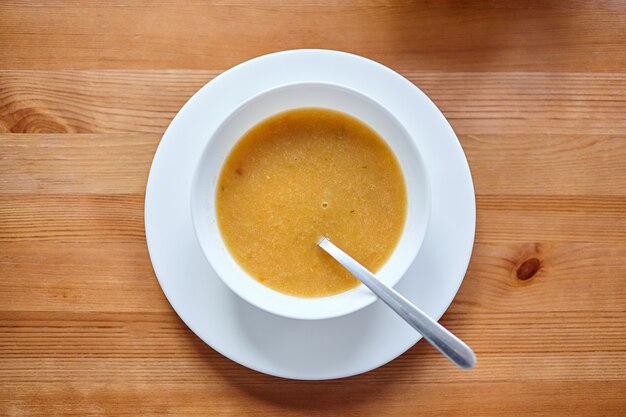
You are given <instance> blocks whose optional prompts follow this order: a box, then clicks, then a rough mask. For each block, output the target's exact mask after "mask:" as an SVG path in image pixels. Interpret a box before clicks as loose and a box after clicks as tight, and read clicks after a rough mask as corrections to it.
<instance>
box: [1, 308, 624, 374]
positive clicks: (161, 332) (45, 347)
mask: <svg viewBox="0 0 626 417" xmlns="http://www.w3.org/2000/svg"><path fill="white" fill-rule="evenodd" d="M463 316H464V315H463V314H462V313H454V312H450V313H449V314H447V315H446V318H445V319H444V321H443V323H444V324H445V325H447V326H449V327H450V328H451V329H454V330H455V332H456V333H458V334H459V335H460V336H462V337H463V338H464V339H465V340H467V341H468V342H470V343H472V346H473V348H474V349H475V351H476V353H477V355H478V358H479V365H478V366H477V367H476V369H475V370H473V371H472V372H467V373H463V372H459V370H458V369H456V368H454V367H451V366H449V364H448V363H447V362H446V360H445V358H442V357H441V356H440V354H439V353H438V352H437V351H436V350H434V349H433V348H432V347H431V346H430V345H428V344H427V343H425V342H424V343H421V342H420V343H418V344H417V345H416V346H414V347H413V348H411V349H410V350H409V351H408V352H407V353H406V354H404V355H403V356H401V357H400V358H399V359H398V360H397V361H394V362H393V364H389V365H387V366H385V367H383V368H381V369H380V370H378V371H376V372H372V373H369V374H367V375H366V376H365V377H363V378H360V379H361V380H362V382H365V383H367V382H378V383H382V382H392V381H396V382H402V383H418V384H422V383H437V382H440V381H446V382H447V383H452V382H457V383H462V382H481V383H485V382H494V381H568V380H569V381H571V380H585V381H623V382H626V369H624V367H623V366H621V363H623V361H624V360H626V350H625V349H624V348H623V344H622V341H623V340H624V337H626V325H625V324H624V320H623V319H624V317H625V315H624V313H623V312H620V313H596V314H590V313H589V312H585V313H580V312H571V313H566V312H553V313H551V314H550V315H549V316H548V317H547V316H546V313H545V312H541V313H529V314H524V315H521V314H514V312H511V313H509V314H503V315H499V314H483V315H479V316H477V317H474V318H473V320H471V321H470V320H467V319H465V318H464V317H463ZM538 319H539V320H541V322H540V323H538V322H537V320H538ZM0 332H1V334H2V335H3V337H2V344H1V345H0V353H1V355H0V366H2V369H3V372H2V373H1V374H0V383H15V382H22V383H26V382H32V383H48V382H50V383H54V382H61V381H66V382H68V383H78V382H82V383H96V382H101V381H111V382H113V381H119V380H120V379H125V380H126V381H127V382H128V383H141V382H144V381H146V378H149V380H150V381H152V382H154V383H168V382H176V383H193V382H194V381H196V382H199V381H207V382H209V383H210V382H213V381H211V379H215V373H216V371H217V372H224V373H227V374H229V379H231V380H233V381H238V382H245V381H249V382H253V383H254V382H262V380H264V379H267V377H265V376H263V377H259V376H258V375H257V374H256V373H254V372H252V371H246V372H242V370H241V369H240V368H239V367H238V366H235V365H234V364H233V363H231V362H230V361H229V360H228V359H226V358H224V357H222V356H220V355H219V354H218V353H217V352H215V351H213V350H212V349H210V348H209V347H207V346H205V345H204V344H203V342H202V341H201V340H200V339H199V338H197V337H196V336H195V335H193V333H191V331H190V330H189V329H187V328H186V327H185V325H184V324H183V323H182V322H181V321H180V320H179V319H178V318H176V317H175V315H174V314H172V313H169V314H168V313H163V314H149V313H130V312H125V313H115V314H114V313H104V314H101V313H92V312H85V313H49V312H41V313H31V312H24V313H0ZM205 374H207V375H205Z"/></svg>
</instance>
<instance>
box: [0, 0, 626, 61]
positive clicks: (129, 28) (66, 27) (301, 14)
mask: <svg viewBox="0 0 626 417" xmlns="http://www.w3.org/2000/svg"><path fill="white" fill-rule="evenodd" d="M625 9H626V6H624V3H623V2H619V1H614V2H598V1H595V2H584V1H573V2H566V3H561V2H556V1H549V2H547V3H546V2H545V1H530V2H528V1H522V0H520V1H494V2H489V3H485V2H479V3H475V2H465V1H461V2H457V1H445V2H433V1H425V2H413V1H377V0H372V1H358V2H347V3H341V2H340V3H337V2H334V1H305V2H297V1H270V2H267V1H237V2H234V3H228V2H221V1H212V2H197V1H193V2H185V4H184V5H181V4H180V2H177V1H174V0H170V1H159V2H157V4H150V5H148V4H147V3H145V2H142V1H136V0H135V1H133V0H131V1H129V0H118V1H115V2H108V1H106V2H104V1H94V2H89V4H88V5H86V4H84V3H82V2H75V1H53V2H32V3H31V2H28V3H26V2H22V1H19V2H13V1H8V2H3V3H2V7H1V8H0V16H1V18H0V32H1V33H2V34H3V36H4V42H3V43H4V45H3V46H4V47H3V48H2V49H0V51H1V52H0V68H10V69H15V68H19V69H32V68H39V69H59V68H137V69H145V68H194V69H202V68H218V69H223V68H228V67H230V66H232V65H235V64H237V63H239V62H242V61H245V60H247V59H249V58H252V57H255V56H258V55H262V54H265V53H270V52H274V51H277V50H284V49H293V48H303V47H304V48H312V47H313V48H331V49H340V50H347V51H350V52H354V53H357V54H361V55H365V56H368V57H371V58H373V59H376V60H379V61H381V62H383V63H385V64H388V65H391V66H394V67H397V68H398V69H427V70H428V69H434V70H446V71H447V70H456V71H459V70H461V71H468V70H471V71H491V70H496V71H520V70H524V71H559V72H562V71H600V72H620V71H623V68H624V66H625V65H626V50H625V49H624V48H623V46H624V44H623V42H624V33H625V31H626V21H625V20H624V18H623V16H624V10H625Z"/></svg>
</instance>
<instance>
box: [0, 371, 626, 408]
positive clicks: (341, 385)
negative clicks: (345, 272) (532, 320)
mask: <svg viewBox="0 0 626 417" xmlns="http://www.w3.org/2000/svg"><path fill="white" fill-rule="evenodd" d="M251 378H252V379H255V380H256V379H257V378H259V379H260V378H261V377H256V378H255V376H254V374H252V375H251ZM202 382H204V380H203V381H198V382H197V383H195V384H185V385H184V386H181V385H180V384H177V383H174V382H172V383H160V382H158V383H154V382H150V381H149V379H148V378H146V380H145V381H142V382H138V383H133V384H132V386H129V385H128V384H123V385H119V384H116V383H107V382H100V383H97V382H94V383H92V384H89V385H85V384H80V383H61V382H57V383H46V384H37V385H36V387H37V389H36V390H33V389H32V385H30V384H23V383H13V384H10V385H8V386H7V388H6V390H5V391H4V395H5V396H6V397H8V398H12V399H13V400H12V402H11V404H8V403H2V402H0V412H3V414H5V415H11V414H13V415H32V414H41V415H61V414H62V415H67V416H81V417H82V416H85V415H105V414H106V415H119V416H136V415H190V416H207V415H220V416H227V417H230V416H232V417H240V416H269V417H273V416H277V415H290V416H307V417H308V416H312V417H326V416H328V415H329V413H332V414H336V415H342V416H363V415H377V416H411V415H415V413H416V410H418V412H419V413H420V414H421V413H424V414H432V415H449V416H467V415H481V416H482V415H497V416H503V417H510V416H527V415H533V416H553V415H559V416H563V415H567V416H572V417H577V416H581V417H588V416H592V415H593V416H607V417H608V416H611V417H612V416H618V415H620V413H621V412H622V411H623V405H624V403H623V400H622V396H623V392H624V390H626V383H624V382H617V383H615V382H612V383H609V382H600V381H593V382H592V381H579V382H576V381H564V382H553V381H548V382H533V383H528V382H517V381H515V382H504V381H500V382H491V383H479V384H477V383H475V382H469V383H449V384H413V385H408V384H403V383H399V382H395V381H386V382H384V383H374V382H372V383H364V382H363V379H362V378H360V379H356V378H351V379H348V380H340V381H325V382H323V383H311V382H291V381H281V380H277V379H273V378H269V377H263V379H262V383H252V382H249V381H243V382H238V381H232V380H231V379H230V378H229V377H228V375H219V374H218V375H216V376H215V377H214V379H213V380H212V381H211V383H202ZM285 393H288V395H287V394H285ZM406 404H414V406H412V407H411V408H408V407H407V406H406Z"/></svg>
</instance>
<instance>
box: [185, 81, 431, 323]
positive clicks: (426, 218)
mask: <svg viewBox="0 0 626 417" xmlns="http://www.w3.org/2000/svg"><path fill="white" fill-rule="evenodd" d="M302 86H323V87H326V88H328V87H330V88H335V89H339V90H343V91H345V92H349V93H351V94H354V95H356V96H359V97H361V98H363V99H365V100H366V101H369V102H370V103H371V104H373V105H374V106H375V107H377V108H378V109H379V110H380V111H381V113H383V114H385V116H386V117H387V118H389V119H390V120H392V122H393V123H394V124H395V125H396V126H397V127H399V128H400V129H401V130H402V132H403V133H404V135H403V136H404V137H406V138H409V139H410V143H409V146H410V147H412V148H413V150H414V156H415V157H416V159H414V161H417V162H418V169H419V171H420V175H421V177H422V178H423V179H422V183H423V186H424V191H425V195H421V198H422V199H423V200H425V201H426V203H425V204H424V212H423V214H422V216H421V217H422V218H423V220H422V222H423V227H421V230H420V236H419V238H418V239H416V241H415V243H416V244H415V245H414V246H415V247H414V249H413V250H412V252H411V253H410V259H409V260H408V261H405V262H404V263H405V265H404V266H403V267H401V268H399V270H398V271H397V272H396V273H395V274H394V276H396V277H395V278H394V279H393V280H392V282H391V286H395V285H397V284H398V283H399V282H400V281H401V280H402V279H403V278H404V276H405V274H406V272H407V271H408V269H409V268H410V266H411V264H412V263H413V262H414V260H415V258H416V257H417V255H418V254H419V251H420V249H421V247H422V245H423V243H424V238H425V236H426V233H427V230H428V225H429V223H430V216H431V208H432V190H431V183H430V180H429V174H428V171H427V169H426V164H425V162H424V159H423V155H422V153H421V152H420V150H419V147H418V146H417V143H416V141H415V139H414V138H413V136H412V135H411V134H410V133H409V132H408V130H407V129H406V127H405V126H404V124H403V123H402V122H400V120H398V118H397V117H395V116H394V114H393V113H392V112H391V111H390V110H389V109H387V108H386V107H385V106H383V105H382V104H381V103H380V102H379V101H378V100H375V99H374V98H372V97H371V96H370V95H368V94H366V93H364V92H362V91H360V90H358V89H355V88H353V87H349V86H346V85H343V84H340V83H336V82H326V81H314V80H312V81H298V82H288V83H284V84H280V85H276V86H273V87H271V88H268V89H265V90H263V91H260V92H258V93H256V94H254V95H251V96H250V97H247V98H246V99H245V100H242V101H241V102H240V103H239V104H238V105H237V106H235V107H234V108H233V109H232V110H231V111H230V112H229V113H228V115H227V116H226V117H224V118H223V119H222V121H221V122H219V124H218V125H217V127H216V128H215V129H214V130H213V132H212V133H211V134H210V135H209V138H208V139H207V140H206V143H205V144H204V148H203V150H202V153H201V154H200V157H199V158H198V159H197V162H196V165H195V167H194V169H193V177H192V182H191V193H190V202H191V204H190V211H191V220H192V226H193V227H192V228H193V231H194V236H195V238H196V240H197V241H198V243H199V245H200V248H201V250H202V253H203V255H204V257H205V259H206V260H207V261H208V263H209V265H210V266H211V268H212V269H213V270H214V271H215V273H216V275H217V276H218V277H219V278H220V280H221V281H222V282H223V283H224V284H225V285H226V286H227V287H228V288H229V289H230V290H231V291H232V292H233V293H235V294H236V295H237V296H239V297H240V298H242V299H243V300H245V301H246V302H248V303H249V304H251V305H253V306H255V307H257V308H259V309H261V310H264V311H267V312H269V313H272V314H275V315H278V316H281V317H286V318H290V319H300V320H324V319H332V318H336V317H341V316H345V315H348V314H352V313H354V312H357V311H359V310H361V309H363V308H365V307H368V306H370V305H371V304H373V303H374V302H375V301H376V300H377V299H378V298H377V297H376V296H375V295H374V294H373V293H370V294H369V295H371V296H370V297H367V298H366V299H361V301H358V302H354V301H353V302H352V303H350V305H348V306H347V307H346V308H343V309H337V310H336V311H334V312H330V313H328V312H327V313H322V314H316V315H315V314H295V313H293V312H286V311H284V310H281V309H280V307H279V308H274V306H273V305H270V304H268V303H263V302H259V300H258V299H257V297H254V296H250V294H249V293H247V292H246V293H242V292H241V291H239V289H238V287H236V286H234V285H232V282H231V279H230V278H226V277H224V275H223V274H222V273H220V268H219V267H216V262H215V261H216V258H215V257H214V256H213V255H211V253H209V251H208V250H207V247H206V246H205V245H204V244H203V239H204V238H203V237H201V236H200V232H199V227H198V224H197V222H198V220H199V216H198V215H197V213H196V209H195V208H196V207H197V204H196V198H197V196H196V194H197V193H196V192H195V190H196V189H198V186H197V184H198V181H200V172H201V169H200V168H201V167H202V163H203V161H204V160H205V158H206V155H207V153H208V152H209V150H210V148H211V146H210V145H211V143H212V142H213V141H214V140H215V137H216V135H218V134H219V133H220V132H221V131H222V129H223V127H224V126H225V125H227V123H228V122H229V121H231V120H232V119H233V118H234V117H236V116H237V114H238V113H239V112H240V111H242V110H243V109H244V108H245V107H247V106H248V105H250V103H252V102H253V101H255V100H258V99H259V98H260V97H261V96H264V95H266V94H269V93H271V92H274V91H276V90H282V89H288V88H294V87H302ZM306 107H319V108H324V106H295V107H291V108H288V109H285V110H281V111H279V112H276V113H272V114H271V115H269V116H266V117H264V118H263V119H261V120H260V121H258V122H256V123H260V122H261V121H263V120H265V119H267V118H268V117H272V116H273V115H275V114H279V113H281V112H283V111H289V110H293V109H297V108H306ZM333 110H335V111H340V112H343V113H346V114H349V115H350V116H352V117H355V118H357V119H358V120H360V121H361V122H363V123H365V124H366V125H368V126H370V125H369V123H367V122H366V121H364V120H362V119H361V118H359V117H357V116H355V115H352V114H350V113H348V112H346V111H343V110H337V109H333ZM252 127H254V124H253V125H251V126H249V127H247V129H246V130H245V132H247V131H249V130H250V129H251V128H252ZM370 128H372V129H373V130H374V131H376V130H375V129H374V128H373V127H372V126H370ZM377 133H378V132H377ZM244 134H245V133H244ZM379 136H380V137H381V138H382V139H383V141H385V143H386V144H387V146H389V147H390V148H392V147H391V145H390V144H389V142H388V141H387V139H385V137H384V136H383V135H381V134H379ZM240 139H241V137H240V138H238V139H236V140H235V143H236V142H237V141H238V140H240ZM233 146H235V144H233V145H232V146H231V148H230V150H229V152H228V153H227V155H228V154H229V153H230V152H231V151H232V147H233ZM391 151H392V152H393V153H394V156H396V158H397V155H396V152H395V151H394V150H393V149H391ZM224 160H225V159H224ZM224 160H222V161H221V163H220V164H221V165H220V167H219V169H218V178H219V175H220V174H221V170H222V168H223V163H224ZM400 168H401V170H402V173H403V175H404V178H405V181H406V178H407V177H406V172H405V171H404V170H403V169H402V166H401V167H400ZM211 191H212V192H215V190H214V189H211ZM408 191H409V187H407V192H408ZM408 209H409V208H408V207H407V214H406V218H405V224H404V227H403V230H402V234H401V237H400V239H402V236H403V235H404V233H405V232H406V227H407V223H408V219H409V215H410V214H409V211H408ZM216 221H217V219H216ZM217 230H218V233H219V234H220V237H221V240H222V243H223V245H224V247H225V249H226V253H227V254H228V256H229V257H230V258H231V259H232V260H233V262H235V263H236V264H237V265H239V263H238V262H237V260H236V259H235V258H234V257H233V256H232V254H231V252H230V250H229V249H228V247H227V246H226V244H225V242H224V240H223V237H222V236H221V230H220V228H219V226H218V227H217ZM207 238H208V237H207ZM399 245H400V241H398V243H397V244H396V247H395V248H394V250H393V251H392V254H391V255H390V257H389V259H388V260H387V261H386V262H385V263H384V264H383V267H384V266H385V265H387V263H388V262H389V260H390V259H391V258H392V257H393V253H394V252H395V251H396V250H397V248H398V247H399ZM239 266H240V269H241V270H242V272H243V273H244V274H245V275H247V276H248V277H249V278H250V279H251V280H254V281H256V280H255V279H254V277H252V276H251V275H250V274H248V272H247V271H245V269H243V267H241V265H239ZM257 282H258V281H257ZM259 284H260V285H263V284H261V283H259ZM263 286H264V287H265V288H267V289H269V290H270V291H273V292H275V293H277V294H279V295H280V296H284V297H289V298H296V299H302V300H307V301H308V302H310V301H311V300H316V299H332V298H339V297H342V296H346V295H347V294H349V293H352V292H355V291H357V290H365V291H369V290H367V287H365V286H364V285H363V284H359V285H357V286H356V287H354V288H351V289H350V290H347V291H344V292H341V293H339V294H333V295H330V296H324V297H299V296H294V295H290V294H286V293H282V292H280V291H277V290H274V289H273V288H270V287H267V286H265V285H263Z"/></svg>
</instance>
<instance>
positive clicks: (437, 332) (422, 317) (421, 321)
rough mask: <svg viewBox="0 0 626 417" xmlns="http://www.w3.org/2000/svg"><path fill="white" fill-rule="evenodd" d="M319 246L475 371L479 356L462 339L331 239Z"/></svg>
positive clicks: (446, 352)
mask: <svg viewBox="0 0 626 417" xmlns="http://www.w3.org/2000/svg"><path fill="white" fill-rule="evenodd" d="M318 245H319V246H320V247H321V248H322V249H324V250H325V251H326V252H328V253H329V254H330V256H332V257H333V258H335V260H337V261H338V262H339V263H340V264H341V265H343V266H344V267H345V268H346V269H347V270H348V271H350V272H351V273H352V274H353V275H354V276H355V277H357V278H358V279H359V280H360V281H361V282H362V283H363V284H365V286H366V287H368V288H369V289H370V290H372V292H373V293H374V294H376V295H377V296H378V298H380V299H381V300H383V302H384V303H385V304H387V305H388V306H389V307H391V309H392V310H394V311H395V312H396V313H398V315H399V316H400V317H402V318H403V319H404V320H405V321H406V322H407V323H409V324H410V325H411V326H412V327H413V328H414V329H415V330H417V331H418V332H419V333H420V334H421V335H422V336H424V339H426V340H428V341H429V342H430V344H431V345H433V346H434V347H435V348H437V350H438V351H439V352H441V353H442V354H443V355H444V356H446V357H447V358H448V359H450V360H451V361H452V362H454V363H455V364H456V365H458V366H460V367H461V368H464V369H469V368H472V367H473V366H474V365H475V364H476V355H474V352H473V351H472V349H470V347H469V346H467V345H466V344H465V343H463V341H461V339H459V338H458V337H456V336H455V335H453V334H452V333H451V332H450V331H449V330H447V329H446V328H445V327H443V326H442V325H440V324H439V323H437V322H436V321H435V320H433V319H432V318H430V317H429V316H428V315H426V313H424V312H423V311H422V310H420V309H419V308H417V307H416V306H415V305H414V304H413V303H411V302H410V301H409V300H407V299H406V298H404V297H403V296H402V295H400V294H399V293H398V292H397V291H396V290H394V289H393V288H391V287H389V286H387V285H385V284H383V283H382V282H381V281H379V280H378V278H376V276H375V275H374V274H372V273H371V272H370V271H368V270H367V269H366V268H365V267H364V266H363V265H361V264H360V263H358V262H357V261H355V260H354V259H352V257H350V255H348V254H347V253H345V252H344V251H342V250H341V249H339V248H338V247H337V246H335V245H334V244H333V243H332V242H331V241H330V240H328V239H327V238H323V239H322V240H321V241H320V242H319V243H318Z"/></svg>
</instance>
